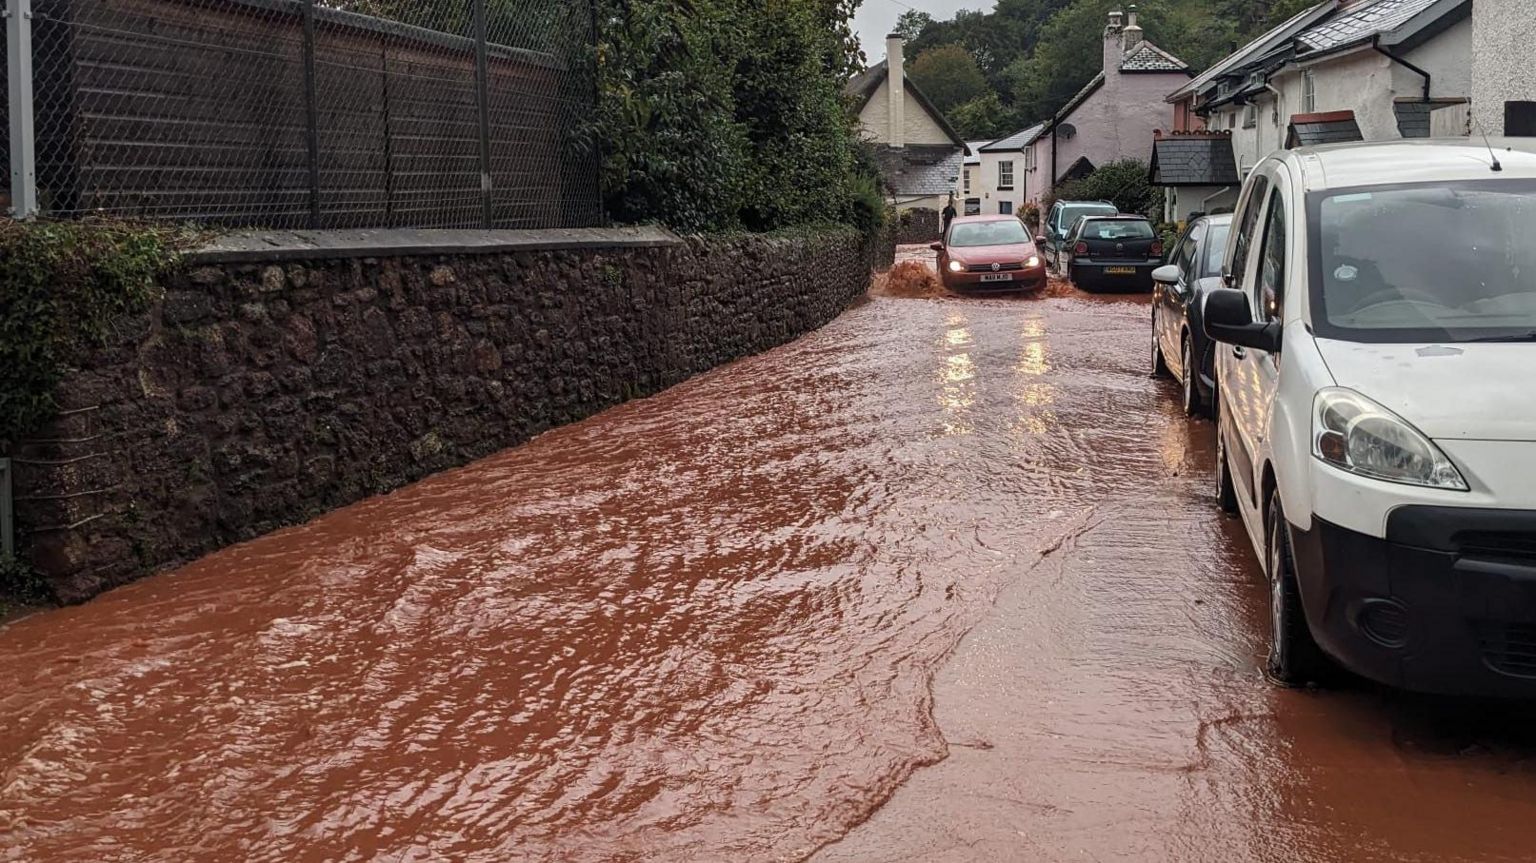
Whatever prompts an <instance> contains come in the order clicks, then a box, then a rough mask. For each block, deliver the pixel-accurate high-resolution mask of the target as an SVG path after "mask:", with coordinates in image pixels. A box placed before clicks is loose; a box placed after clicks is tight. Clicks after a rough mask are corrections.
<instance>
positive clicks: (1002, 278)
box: [981, 273, 1013, 282]
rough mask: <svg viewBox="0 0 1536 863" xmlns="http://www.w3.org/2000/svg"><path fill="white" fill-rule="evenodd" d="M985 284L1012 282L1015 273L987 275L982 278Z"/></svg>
mask: <svg viewBox="0 0 1536 863" xmlns="http://www.w3.org/2000/svg"><path fill="white" fill-rule="evenodd" d="M981 280H982V281H983V282H1011V281H1013V273H986V274H984V275H983V276H982V277H981Z"/></svg>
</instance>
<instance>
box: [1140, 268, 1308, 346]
mask: <svg viewBox="0 0 1536 863" xmlns="http://www.w3.org/2000/svg"><path fill="white" fill-rule="evenodd" d="M1153 278H1156V275H1155V274H1154V276H1153ZM1200 317H1201V320H1202V321H1203V324H1204V327H1205V334H1206V335H1207V336H1210V337H1211V339H1212V340H1214V341H1218V342H1223V343H1225V344H1229V345H1241V346H1243V347H1245V348H1254V349H1255V350H1260V351H1264V352H1265V353H1271V354H1273V353H1277V352H1279V350H1280V324H1279V322H1277V321H1269V322H1267V323H1262V324H1261V323H1258V322H1256V321H1254V319H1253V309H1252V308H1250V307H1249V305H1248V295H1247V294H1245V293H1243V292H1242V291H1236V290H1233V289H1231V288H1217V289H1216V290H1214V291H1211V292H1210V293H1208V294H1206V296H1205V309H1204V314H1202V315H1201V316H1200Z"/></svg>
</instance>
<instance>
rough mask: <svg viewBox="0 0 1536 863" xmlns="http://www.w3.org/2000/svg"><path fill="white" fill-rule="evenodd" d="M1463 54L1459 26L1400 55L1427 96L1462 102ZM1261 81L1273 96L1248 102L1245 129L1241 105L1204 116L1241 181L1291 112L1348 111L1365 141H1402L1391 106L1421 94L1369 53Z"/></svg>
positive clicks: (1392, 65) (1278, 140) (1464, 35)
mask: <svg viewBox="0 0 1536 863" xmlns="http://www.w3.org/2000/svg"><path fill="white" fill-rule="evenodd" d="M1479 2H1481V0H1479ZM1471 54H1472V25H1471V22H1470V21H1463V22H1460V23H1458V24H1456V25H1455V26H1453V27H1451V28H1450V29H1449V30H1447V31H1445V32H1444V33H1441V34H1439V35H1438V36H1436V37H1435V38H1434V39H1431V40H1430V41H1429V42H1426V43H1425V44H1424V45H1421V46H1419V47H1418V48H1417V49H1415V50H1414V51H1412V52H1409V53H1407V54H1405V55H1404V59H1406V60H1408V61H1409V62H1410V63H1413V64H1414V65H1416V66H1418V67H1420V68H1422V69H1424V70H1425V71H1427V72H1429V73H1430V77H1431V81H1432V86H1431V88H1430V97H1431V98H1433V99H1452V98H1465V97H1466V96H1467V94H1468V92H1469V89H1470V87H1471V72H1470V71H1469V63H1468V59H1467V58H1468V57H1469V56H1470V55H1471ZM1308 73H1310V74H1311V77H1312V102H1311V104H1308V103H1307V100H1306V98H1305V91H1306V84H1305V78H1306V75H1307V74H1308ZM1269 83H1270V86H1271V87H1272V88H1274V89H1275V90H1277V91H1279V93H1280V96H1279V98H1278V99H1277V98H1276V97H1275V96H1274V95H1273V94H1271V93H1263V94H1260V95H1259V96H1257V97H1256V98H1255V99H1254V104H1255V109H1254V110H1253V112H1252V114H1251V116H1252V117H1253V120H1254V122H1253V123H1252V125H1248V124H1246V123H1245V120H1246V119H1247V117H1248V116H1249V114H1248V111H1247V108H1246V107H1245V106H1242V105H1224V106H1222V107H1221V108H1219V109H1217V110H1216V111H1214V112H1212V114H1211V118H1210V127H1211V128H1212V129H1217V130H1231V132H1232V151H1233V155H1234V156H1235V157H1236V158H1237V166H1238V170H1239V172H1240V173H1242V174H1243V175H1244V176H1246V175H1247V172H1248V171H1249V170H1250V169H1252V168H1253V166H1254V165H1256V164H1258V162H1259V160H1260V159H1262V158H1264V157H1265V156H1266V155H1268V154H1269V153H1270V152H1272V151H1274V150H1276V149H1280V148H1283V147H1284V146H1285V138H1286V134H1287V132H1288V130H1289V128H1290V118H1291V117H1292V116H1293V115H1295V114H1310V113H1324V112H1328V111H1353V112H1354V114H1355V121H1356V122H1357V123H1359V124H1360V133H1361V135H1363V136H1364V137H1365V139H1366V140H1367V141H1390V140H1395V139H1397V138H1401V137H1402V134H1401V133H1400V132H1399V131H1398V128H1397V113H1396V111H1395V110H1394V108H1393V105H1394V103H1395V102H1396V101H1397V100H1398V99H1419V98H1422V97H1423V94H1424V79H1423V78H1422V77H1420V76H1419V75H1417V74H1415V73H1414V72H1413V71H1412V70H1410V69H1408V68H1407V67H1406V66H1403V65H1402V64H1401V63H1397V62H1394V61H1393V60H1391V59H1390V58H1388V57H1386V56H1385V55H1383V54H1381V53H1379V52H1377V51H1375V50H1373V49H1371V48H1369V47H1365V48H1361V49H1358V50H1355V51H1350V52H1346V53H1342V54H1334V55H1330V56H1328V57H1324V58H1322V59H1320V60H1317V61H1315V62H1312V63H1303V64H1298V65H1294V66H1287V67H1286V68H1284V69H1282V70H1280V71H1279V72H1277V73H1275V74H1274V75H1273V76H1271V78H1270V82H1269ZM1500 104H1501V107H1500V111H1501V115H1500V116H1501V118H1502V110H1503V109H1502V103H1500Z"/></svg>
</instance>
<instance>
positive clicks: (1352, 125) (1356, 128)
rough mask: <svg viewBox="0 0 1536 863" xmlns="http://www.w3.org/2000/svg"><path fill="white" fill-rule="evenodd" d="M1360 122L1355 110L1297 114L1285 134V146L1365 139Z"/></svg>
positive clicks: (1307, 145)
mask: <svg viewBox="0 0 1536 863" xmlns="http://www.w3.org/2000/svg"><path fill="white" fill-rule="evenodd" d="M1364 140H1365V136H1364V135H1362V134H1360V124H1359V123H1357V122H1355V112H1353V111H1335V112H1332V113H1328V114H1297V115H1296V116H1294V117H1292V118H1291V128H1290V131H1289V132H1288V133H1287V134H1286V136H1285V146H1286V148H1287V149H1291V150H1294V149H1296V148H1297V147H1313V146H1316V145H1318V144H1342V143H1344V142H1346V141H1364Z"/></svg>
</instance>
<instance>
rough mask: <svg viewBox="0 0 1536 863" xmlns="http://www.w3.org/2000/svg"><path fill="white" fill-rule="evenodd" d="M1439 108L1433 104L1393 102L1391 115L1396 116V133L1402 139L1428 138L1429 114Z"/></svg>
mask: <svg viewBox="0 0 1536 863" xmlns="http://www.w3.org/2000/svg"><path fill="white" fill-rule="evenodd" d="M1438 107H1440V106H1439V105H1436V104H1435V103H1434V102H1394V103H1392V113H1394V114H1396V115H1397V132H1398V134H1400V135H1402V136H1403V137H1404V138H1428V137H1429V112H1430V111H1433V110H1434V109H1436V108H1438Z"/></svg>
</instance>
